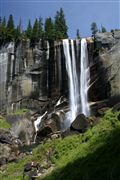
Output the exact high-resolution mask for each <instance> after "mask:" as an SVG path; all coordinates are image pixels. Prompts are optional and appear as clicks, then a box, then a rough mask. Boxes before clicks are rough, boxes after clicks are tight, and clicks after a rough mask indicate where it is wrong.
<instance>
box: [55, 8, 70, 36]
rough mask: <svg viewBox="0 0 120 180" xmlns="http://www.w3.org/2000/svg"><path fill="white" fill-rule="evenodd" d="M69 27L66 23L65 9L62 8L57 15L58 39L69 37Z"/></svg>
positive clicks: (56, 34) (56, 33)
mask: <svg viewBox="0 0 120 180" xmlns="http://www.w3.org/2000/svg"><path fill="white" fill-rule="evenodd" d="M67 31H68V27H67V25H66V20H65V15H64V12H63V9H62V8H60V11H57V13H56V16H55V36H56V39H65V38H68V34H67Z"/></svg>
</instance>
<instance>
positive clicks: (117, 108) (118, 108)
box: [112, 103, 120, 113]
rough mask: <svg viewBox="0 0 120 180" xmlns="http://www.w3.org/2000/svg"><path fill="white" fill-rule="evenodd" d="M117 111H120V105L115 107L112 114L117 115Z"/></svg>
mask: <svg viewBox="0 0 120 180" xmlns="http://www.w3.org/2000/svg"><path fill="white" fill-rule="evenodd" d="M117 111H120V103H117V104H116V105H114V106H113V108H112V112H113V113H115V112H117Z"/></svg>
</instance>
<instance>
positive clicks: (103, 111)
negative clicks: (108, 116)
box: [97, 107, 110, 116]
mask: <svg viewBox="0 0 120 180" xmlns="http://www.w3.org/2000/svg"><path fill="white" fill-rule="evenodd" d="M109 109H110V108H109V107H103V108H101V109H98V111H97V113H98V115H100V116H104V115H105V113H106V111H108V110H109Z"/></svg>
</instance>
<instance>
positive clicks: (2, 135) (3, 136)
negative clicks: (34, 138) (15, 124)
mask: <svg viewBox="0 0 120 180" xmlns="http://www.w3.org/2000/svg"><path fill="white" fill-rule="evenodd" d="M14 139H15V137H13V136H12V134H11V132H10V131H9V130H6V129H0V143H4V144H12V143H13V140H14Z"/></svg>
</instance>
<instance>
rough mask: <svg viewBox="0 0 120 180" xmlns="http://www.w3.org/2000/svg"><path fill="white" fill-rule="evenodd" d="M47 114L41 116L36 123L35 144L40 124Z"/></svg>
mask: <svg viewBox="0 0 120 180" xmlns="http://www.w3.org/2000/svg"><path fill="white" fill-rule="evenodd" d="M46 114H47V111H45V113H44V114H43V115H41V116H39V117H38V118H37V119H36V120H35V121H34V128H35V136H34V143H35V142H36V137H37V132H38V131H39V128H40V123H41V121H42V118H43V117H45V115H46Z"/></svg>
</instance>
